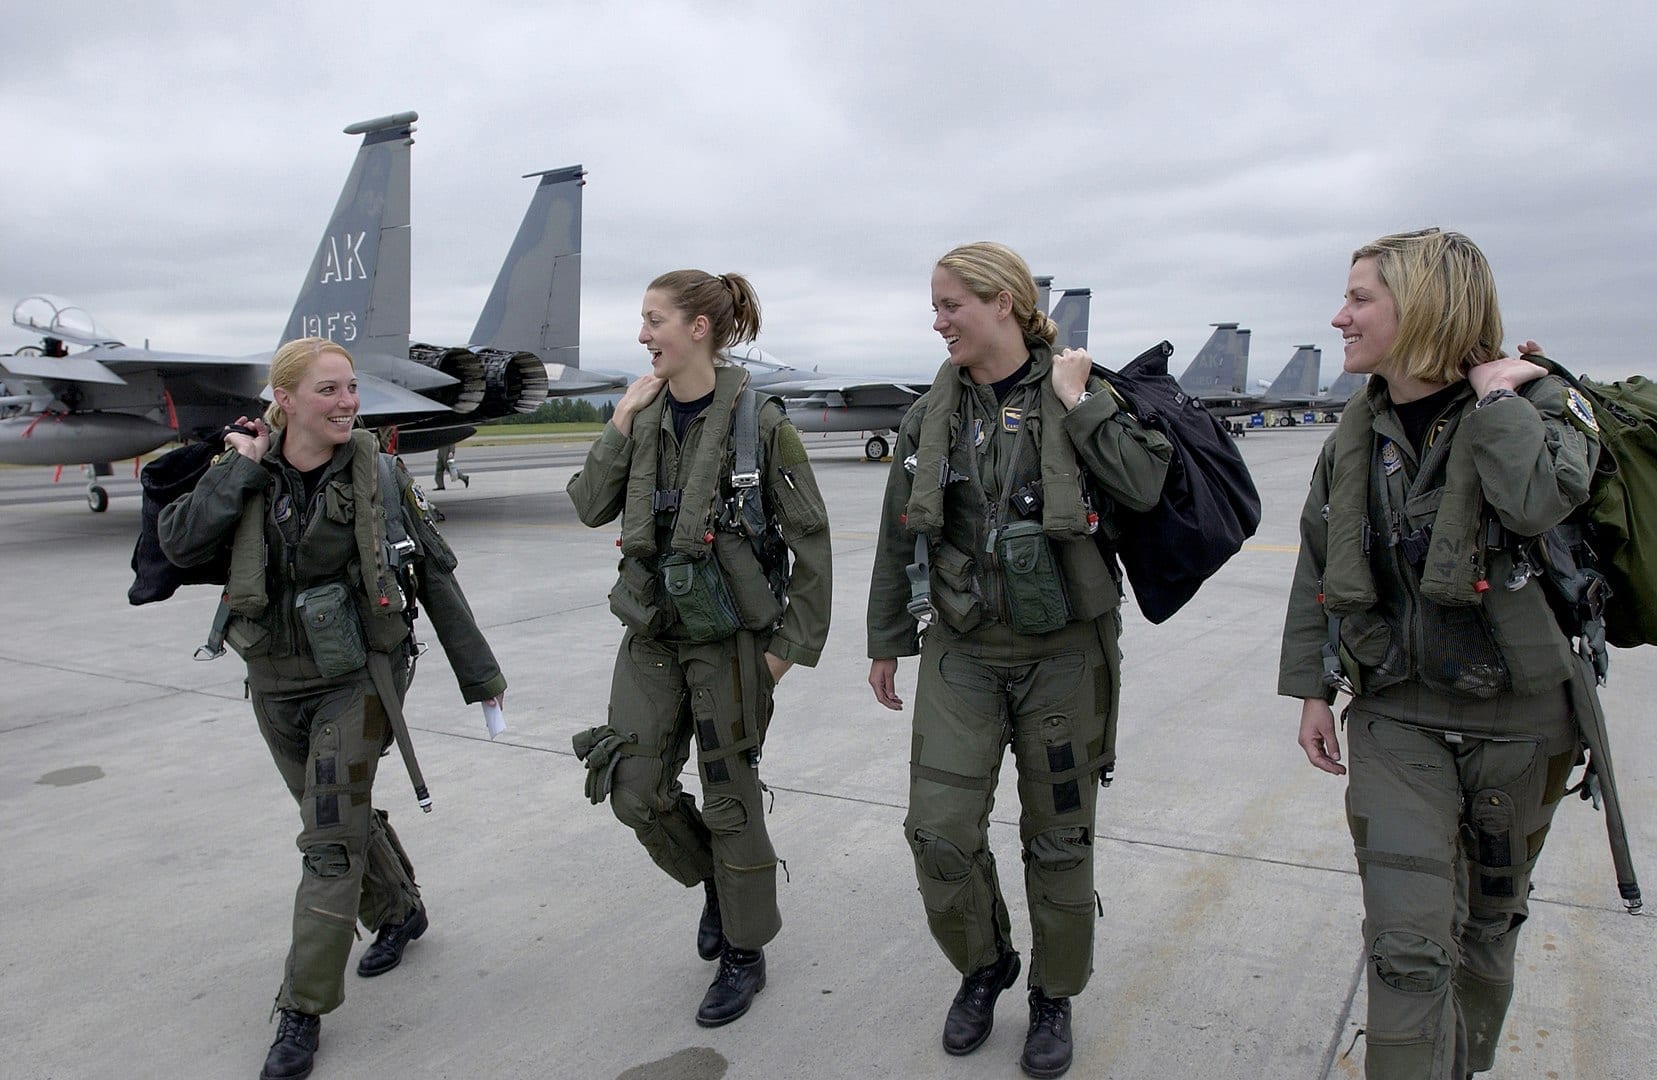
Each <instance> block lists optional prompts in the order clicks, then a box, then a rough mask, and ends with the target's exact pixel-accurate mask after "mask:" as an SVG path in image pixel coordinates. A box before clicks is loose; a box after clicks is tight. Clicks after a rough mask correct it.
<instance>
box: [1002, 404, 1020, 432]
mask: <svg viewBox="0 0 1657 1080" xmlns="http://www.w3.org/2000/svg"><path fill="white" fill-rule="evenodd" d="M1023 423H1024V409H1023V407H1022V406H1014V405H1004V406H1002V408H1001V430H1002V431H1017V430H1018V429H1019V428H1020V427H1021V426H1022V425H1023Z"/></svg>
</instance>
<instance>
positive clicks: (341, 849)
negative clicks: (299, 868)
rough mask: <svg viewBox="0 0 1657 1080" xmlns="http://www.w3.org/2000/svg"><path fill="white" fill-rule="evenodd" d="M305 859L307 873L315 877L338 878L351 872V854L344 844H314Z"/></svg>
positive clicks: (305, 854)
mask: <svg viewBox="0 0 1657 1080" xmlns="http://www.w3.org/2000/svg"><path fill="white" fill-rule="evenodd" d="M304 859H305V872H306V873H307V874H310V875H312V876H313V877H321V878H337V877H344V876H345V875H346V874H349V873H350V872H351V853H350V852H349V851H347V850H346V849H345V845H344V844H312V845H311V846H310V847H308V848H306V849H305V851H304Z"/></svg>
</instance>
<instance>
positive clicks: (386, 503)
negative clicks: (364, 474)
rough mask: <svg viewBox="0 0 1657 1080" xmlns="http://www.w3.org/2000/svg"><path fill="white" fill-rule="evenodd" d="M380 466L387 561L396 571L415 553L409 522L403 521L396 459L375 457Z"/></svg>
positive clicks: (382, 455)
mask: <svg viewBox="0 0 1657 1080" xmlns="http://www.w3.org/2000/svg"><path fill="white" fill-rule="evenodd" d="M375 457H376V459H377V461H378V466H379V480H380V505H381V506H383V507H384V508H385V549H386V550H385V556H386V558H385V561H386V565H387V566H388V567H390V568H391V569H393V570H395V569H397V568H398V567H400V566H402V565H403V563H404V561H405V560H406V559H407V558H408V557H409V556H410V555H412V554H413V553H414V541H412V540H410V539H409V534H408V522H406V521H405V520H403V491H402V488H401V487H400V486H399V485H398V483H397V466H396V464H395V462H396V459H395V458H393V457H392V456H391V455H390V454H376V455H375Z"/></svg>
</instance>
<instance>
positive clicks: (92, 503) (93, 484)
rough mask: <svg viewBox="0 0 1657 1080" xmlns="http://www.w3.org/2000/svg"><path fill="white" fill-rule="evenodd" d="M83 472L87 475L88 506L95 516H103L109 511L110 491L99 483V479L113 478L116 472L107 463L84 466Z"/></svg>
mask: <svg viewBox="0 0 1657 1080" xmlns="http://www.w3.org/2000/svg"><path fill="white" fill-rule="evenodd" d="M82 471H84V472H85V473H86V505H87V506H88V507H90V508H91V510H92V512H93V513H94V514H101V513H103V512H104V511H105V510H108V509H109V489H107V488H105V487H104V486H103V485H102V484H100V483H98V477H100V476H113V475H114V473H115V470H114V469H113V468H112V467H111V466H110V464H109V463H108V462H107V461H105V462H98V463H96V464H90V465H84V466H82Z"/></svg>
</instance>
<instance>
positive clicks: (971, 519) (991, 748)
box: [868, 343, 1171, 997]
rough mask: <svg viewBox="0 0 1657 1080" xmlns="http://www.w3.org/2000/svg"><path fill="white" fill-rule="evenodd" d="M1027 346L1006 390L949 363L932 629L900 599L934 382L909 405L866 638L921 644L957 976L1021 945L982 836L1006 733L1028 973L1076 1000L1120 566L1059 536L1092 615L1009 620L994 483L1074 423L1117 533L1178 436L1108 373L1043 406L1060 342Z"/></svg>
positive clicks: (914, 788)
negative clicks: (1116, 509) (1047, 623)
mask: <svg viewBox="0 0 1657 1080" xmlns="http://www.w3.org/2000/svg"><path fill="white" fill-rule="evenodd" d="M1031 356H1032V359H1033V364H1032V367H1031V370H1030V372H1029V373H1028V375H1027V376H1026V377H1025V378H1023V379H1021V380H1020V381H1019V383H1018V385H1017V386H1015V387H1014V388H1013V389H1012V391H1011V392H1010V394H1009V395H1008V397H1007V399H1006V401H1005V402H1004V403H1003V402H997V400H996V397H995V394H994V392H993V390H991V388H989V387H987V386H977V385H975V384H973V383H972V382H971V381H970V380H969V379H968V378H967V376H966V374H965V372H961V371H956V372H955V375H956V376H957V377H958V378H959V379H960V380H961V383H962V391H961V393H962V396H961V402H962V406H961V409H960V415H959V416H958V417H955V418H952V428H953V429H954V430H955V431H956V432H957V435H956V437H955V438H953V439H952V440H951V447H950V450H949V467H950V470H951V471H953V472H955V473H958V479H957V480H953V481H951V482H950V483H948V484H947V485H946V486H945V488H944V502H943V525H942V528H941V530H940V534H939V536H938V537H937V538H935V539H934V540H933V541H932V542H931V543H930V548H931V561H930V588H931V591H932V598H933V606H934V608H935V609H936V610H937V611H938V612H939V620H938V621H937V622H936V623H935V624H934V625H932V626H930V627H929V628H928V629H927V630H926V631H925V633H924V635H922V634H920V633H918V630H917V625H916V621H915V619H914V617H913V616H911V615H910V614H909V611H908V610H907V607H906V604H907V602H908V601H909V599H910V595H911V590H910V583H909V581H908V578H907V575H906V570H905V568H906V566H907V565H908V564H909V563H910V562H911V561H912V560H913V558H914V555H915V546H916V544H915V536H914V534H913V533H911V532H910V531H909V530H908V529H907V528H906V526H905V524H904V521H905V512H906V507H907V506H908V505H909V500H910V494H911V489H912V488H913V486H914V485H915V484H916V483H919V482H920V480H918V479H917V477H919V476H920V475H921V474H922V473H925V475H926V479H927V482H930V483H937V482H938V480H937V478H938V477H939V468H938V466H937V464H932V465H930V466H926V465H922V466H919V467H918V468H917V466H916V463H915V461H914V460H913V459H914V456H915V455H916V453H917V449H918V447H919V440H920V431H921V428H922V423H923V421H924V419H925V416H926V413H927V410H928V408H929V407H930V405H931V398H932V392H929V393H928V394H926V395H923V396H922V397H921V398H920V400H919V401H917V402H916V403H915V405H914V407H913V408H911V409H910V410H909V412H908V413H907V414H906V415H905V417H904V420H903V424H902V426H901V427H900V429H899V431H898V436H897V449H896V451H895V452H894V454H893V463H892V469H891V472H890V474H889V476H888V479H887V484H886V498H885V503H884V506H883V507H882V511H881V523H880V536H879V540H878V546H877V549H876V553H875V561H874V573H873V577H872V580H871V582H870V587H869V608H868V651H869V656H870V658H871V659H886V658H892V657H900V656H913V655H915V654H916V653H917V652H918V653H919V654H920V657H921V661H920V675H919V681H918V684H917V688H916V693H915V715H914V736H913V743H912V746H911V752H910V782H909V813H908V816H907V817H906V818H905V821H904V835H905V837H906V839H907V840H908V842H909V846H910V850H911V852H912V854H913V855H914V859H915V871H916V876H917V878H918V880H919V883H920V892H921V899H922V902H923V904H924V906H925V909H926V919H927V925H928V927H929V929H930V930H931V932H932V936H933V937H934V938H935V939H936V940H937V942H938V944H939V946H940V947H941V948H942V950H943V952H944V955H945V956H946V957H948V959H949V961H950V963H952V964H953V965H954V966H955V968H956V969H957V970H958V971H960V972H962V973H963V974H966V973H970V972H973V971H976V970H978V969H980V968H983V967H985V966H987V965H989V964H991V963H994V962H995V960H996V959H997V957H998V956H999V955H1000V954H1001V952H1003V951H1005V950H1007V949H1010V948H1011V926H1010V920H1009V918H1008V915H1007V905H1006V902H1005V900H1004V899H1003V897H1002V894H1001V887H1000V883H999V881H998V880H997V877H996V870H995V859H994V857H993V855H992V854H991V852H990V849H989V842H988V829H989V816H990V810H991V807H992V805H993V802H994V796H995V785H996V779H997V777H998V775H999V772H1000V768H1001V761H1002V758H1003V757H1004V755H1005V753H1006V749H1007V747H1008V745H1009V744H1011V746H1012V748H1013V758H1014V761H1015V763H1016V764H1017V766H1018V772H1019V783H1018V793H1019V802H1020V805H1021V811H1020V816H1019V838H1020V841H1021V843H1022V845H1023V850H1024V870H1025V889H1026V893H1027V896H1028V900H1029V906H1030V920H1031V936H1032V946H1031V960H1030V969H1029V982H1030V985H1031V986H1033V987H1039V988H1041V989H1042V990H1043V992H1045V993H1046V994H1047V995H1048V996H1050V997H1066V996H1069V995H1071V994H1075V993H1078V992H1080V991H1081V990H1082V988H1083V987H1084V986H1086V984H1087V980H1088V976H1089V975H1090V974H1091V972H1092V970H1093V922H1094V918H1095V903H1096V895H1095V893H1094V890H1093V831H1094V811H1095V804H1096V796H1097V792H1098V786H1099V775H1100V773H1101V771H1102V770H1104V771H1108V769H1109V768H1110V767H1111V766H1112V765H1113V764H1114V760H1115V724H1116V711H1117V702H1118V693H1119V682H1120V671H1121V663H1120V653H1119V651H1118V645H1117V639H1118V637H1119V636H1120V632H1121V619H1120V613H1119V612H1118V611H1117V610H1116V609H1117V607H1118V605H1119V603H1120V599H1121V593H1120V578H1119V574H1120V571H1119V570H1118V569H1117V568H1116V565H1115V562H1114V559H1113V558H1112V559H1110V560H1109V561H1108V562H1107V561H1106V560H1104V559H1101V558H1099V555H1098V547H1097V541H1096V538H1095V537H1093V536H1086V535H1084V536H1081V537H1079V538H1074V539H1068V540H1060V539H1057V538H1055V539H1054V541H1053V547H1054V549H1055V551H1056V553H1057V561H1058V563H1059V565H1060V567H1061V569H1062V570H1064V571H1066V573H1065V574H1064V588H1065V593H1066V602H1067V606H1068V607H1069V608H1070V609H1071V610H1072V611H1074V610H1077V609H1082V610H1087V611H1090V612H1094V613H1095V614H1094V615H1093V616H1092V617H1091V618H1087V619H1083V620H1072V621H1070V622H1068V623H1067V624H1065V625H1063V626H1061V627H1060V628H1059V629H1056V630H1053V631H1051V632H1049V633H1044V634H1018V633H1015V632H1014V631H1013V630H1012V629H1011V627H1010V626H1009V625H1008V621H1007V608H1006V589H1005V585H1004V583H1003V582H1002V581H1001V578H1000V575H1001V571H1000V570H999V569H996V568H992V567H991V566H990V565H989V563H990V560H989V559H987V558H984V557H983V556H981V555H980V554H978V553H982V552H984V551H985V549H986V545H987V543H988V541H989V530H990V528H991V524H992V523H991V520H990V517H991V515H992V513H993V514H995V515H997V516H998V517H999V520H1000V521H1002V522H1003V523H1005V522H1007V521H1009V520H1011V519H1010V518H1009V517H1007V516H1005V514H1004V512H1003V510H1002V508H1001V507H1000V506H999V502H1000V500H999V498H998V496H999V494H1000V493H1001V492H1003V491H1004V490H1009V489H1012V488H1016V487H1019V486H1021V485H1024V484H1027V483H1030V482H1031V481H1034V480H1036V479H1037V478H1039V477H1040V475H1041V467H1042V462H1041V444H1042V439H1041V435H1040V427H1041V425H1042V424H1043V423H1057V424H1062V425H1063V429H1064V432H1065V434H1066V435H1068V437H1069V442H1070V444H1071V446H1073V447H1074V451H1075V455H1076V461H1077V464H1078V465H1079V466H1080V468H1081V471H1082V473H1083V476H1084V479H1085V480H1086V481H1087V487H1088V488H1089V490H1090V491H1091V492H1093V494H1094V497H1095V507H1096V509H1097V510H1098V512H1099V513H1100V514H1101V515H1102V516H1103V517H1104V518H1105V520H1104V522H1103V523H1102V528H1104V529H1106V530H1108V529H1109V528H1110V521H1109V518H1110V513H1111V507H1112V505H1120V506H1123V507H1126V508H1129V509H1134V510H1145V509H1148V508H1150V507H1151V506H1153V505H1155V504H1156V502H1157V499H1158V498H1159V497H1160V495H1161V492H1162V486H1163V481H1164V479H1165V477H1166V474H1167V469H1168V462H1169V458H1170V455H1171V447H1170V446H1169V444H1168V441H1167V439H1166V438H1165V437H1164V436H1162V435H1161V434H1160V433H1158V432H1155V431H1151V430H1147V429H1145V428H1144V427H1142V426H1141V425H1140V424H1139V423H1138V422H1137V421H1136V420H1134V419H1133V418H1132V417H1131V416H1130V415H1129V414H1127V413H1126V412H1124V411H1122V410H1120V409H1119V408H1118V405H1117V402H1116V400H1115V398H1113V397H1112V395H1111V394H1110V392H1109V391H1108V390H1106V389H1105V388H1104V387H1103V384H1101V383H1100V382H1099V381H1098V380H1093V381H1092V382H1091V383H1090V387H1089V388H1090V390H1092V392H1093V396H1092V397H1091V398H1089V399H1088V400H1087V401H1084V402H1082V403H1081V404H1080V405H1078V406H1077V407H1076V408H1075V409H1073V410H1070V411H1069V412H1068V413H1066V414H1065V415H1063V416H1062V417H1042V416H1039V415H1037V413H1038V411H1039V406H1040V401H1041V386H1042V382H1043V380H1046V379H1048V378H1049V376H1050V373H1051V371H1052V353H1051V351H1050V350H1049V349H1048V348H1047V347H1046V346H1045V345H1042V344H1039V343H1032V345H1031ZM962 432H964V433H965V436H964V437H963V436H962V435H961V433H962ZM1021 443H1022V445H1021V446H1020V444H1021ZM1015 447H1016V448H1017V449H1016V450H1015ZM911 469H915V470H916V472H915V473H914V474H913V475H912V474H911V471H910V470H911ZM1015 470H1016V472H1015ZM1009 479H1011V480H1012V481H1013V482H1012V483H1008V481H1009ZM1034 520H1039V515H1037V516H1036V518H1034Z"/></svg>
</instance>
